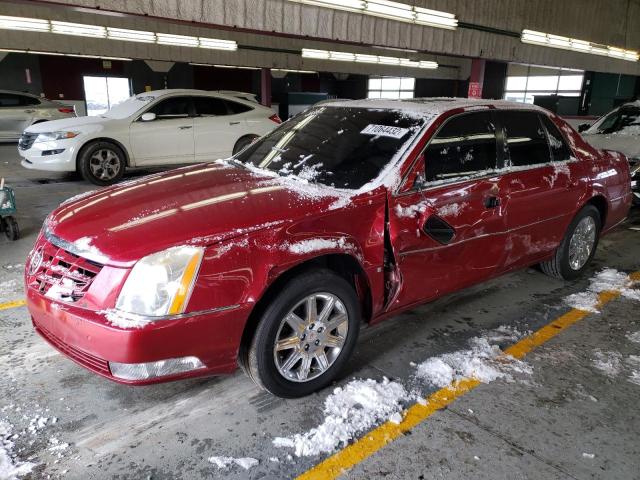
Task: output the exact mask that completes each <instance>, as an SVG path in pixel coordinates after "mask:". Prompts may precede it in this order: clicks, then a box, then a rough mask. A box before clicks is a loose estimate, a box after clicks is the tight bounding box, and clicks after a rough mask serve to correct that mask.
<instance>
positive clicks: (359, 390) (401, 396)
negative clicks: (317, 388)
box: [273, 378, 408, 457]
mask: <svg viewBox="0 0 640 480" xmlns="http://www.w3.org/2000/svg"><path fill="white" fill-rule="evenodd" d="M407 399H408V393H407V391H406V390H405V388H404V386H402V385H401V384H400V383H398V382H392V381H390V380H388V379H387V378H384V379H383V380H382V381H381V382H377V381H375V380H372V379H366V380H353V381H351V382H349V383H347V384H346V385H345V386H344V387H338V388H336V389H335V390H334V391H333V393H332V394H331V395H329V396H328V397H327V399H326V400H325V402H324V413H325V415H326V416H325V419H324V421H323V422H322V423H321V424H320V425H319V426H317V427H315V428H312V429H311V430H309V431H308V432H305V433H302V434H295V435H293V436H292V437H284V438H283V437H278V438H275V439H274V440H273V444H274V445H275V446H276V447H288V448H293V449H294V451H295V455H296V456H298V457H302V456H309V455H318V454H321V453H330V452H333V451H334V450H335V449H336V448H338V447H340V446H343V445H346V444H348V442H349V441H350V440H351V439H352V438H354V437H355V436H356V435H357V434H358V433H361V432H364V431H367V430H369V429H371V428H372V427H373V426H374V425H376V424H378V423H379V422H382V421H385V420H388V419H390V418H393V419H394V420H398V415H399V414H400V411H401V410H402V406H401V402H403V401H406V400H407Z"/></svg>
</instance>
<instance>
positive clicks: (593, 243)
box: [540, 205, 602, 280]
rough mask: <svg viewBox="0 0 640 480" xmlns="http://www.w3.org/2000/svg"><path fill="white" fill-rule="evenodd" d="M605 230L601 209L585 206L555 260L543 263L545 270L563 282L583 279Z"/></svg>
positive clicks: (573, 222)
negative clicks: (601, 234) (603, 228)
mask: <svg viewBox="0 0 640 480" xmlns="http://www.w3.org/2000/svg"><path fill="white" fill-rule="evenodd" d="M601 228H602V219H601V218H600V212H599V211H598V209H597V208H596V207H594V206H593V205H586V206H585V207H583V208H582V210H580V211H579V212H578V214H577V215H576V216H575V218H574V219H573V221H572V222H571V224H570V225H569V228H568V229H567V233H566V234H565V236H564V238H563V239H562V243H560V246H559V247H558V249H557V250H556V252H555V253H554V255H553V258H552V259H551V260H548V261H546V262H542V263H541V264H540V268H541V269H542V271H543V272H544V273H546V274H547V275H549V276H551V277H555V278H560V279H563V280H573V279H575V278H578V277H579V276H581V275H582V273H583V272H584V271H585V270H586V269H587V267H588V266H589V263H590V262H591V260H592V259H593V256H594V255H595V253H596V248H597V247H598V240H599V238H600V230H601Z"/></svg>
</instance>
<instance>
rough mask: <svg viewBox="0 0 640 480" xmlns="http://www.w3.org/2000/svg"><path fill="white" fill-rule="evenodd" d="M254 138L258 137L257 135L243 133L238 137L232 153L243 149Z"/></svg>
mask: <svg viewBox="0 0 640 480" xmlns="http://www.w3.org/2000/svg"><path fill="white" fill-rule="evenodd" d="M256 138H258V135H245V136H244V137H242V138H240V139H239V140H238V141H237V142H236V144H235V145H234V147H233V154H234V155H235V154H236V153H238V152H240V151H242V150H244V149H245V148H246V147H247V145H251V144H252V143H253V142H254V140H255V139H256Z"/></svg>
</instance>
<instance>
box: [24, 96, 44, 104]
mask: <svg viewBox="0 0 640 480" xmlns="http://www.w3.org/2000/svg"><path fill="white" fill-rule="evenodd" d="M40 103H41V102H40V100H38V99H37V98H34V97H28V96H26V95H22V96H20V104H21V105H40Z"/></svg>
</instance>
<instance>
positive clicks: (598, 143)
mask: <svg viewBox="0 0 640 480" xmlns="http://www.w3.org/2000/svg"><path fill="white" fill-rule="evenodd" d="M582 138H584V139H585V140H586V141H587V142H588V143H589V144H590V145H591V146H592V147H595V148H599V149H601V150H613V151H615V152H620V153H624V154H625V155H626V156H627V157H629V158H640V135H623V134H604V133H597V134H588V133H583V134H582Z"/></svg>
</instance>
